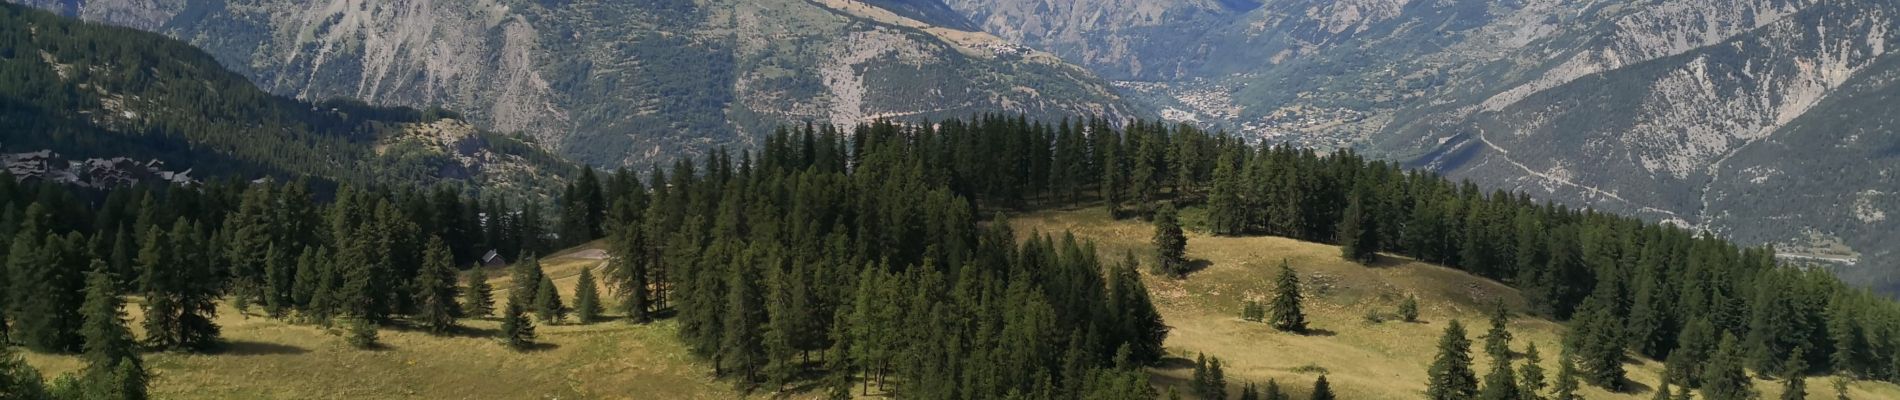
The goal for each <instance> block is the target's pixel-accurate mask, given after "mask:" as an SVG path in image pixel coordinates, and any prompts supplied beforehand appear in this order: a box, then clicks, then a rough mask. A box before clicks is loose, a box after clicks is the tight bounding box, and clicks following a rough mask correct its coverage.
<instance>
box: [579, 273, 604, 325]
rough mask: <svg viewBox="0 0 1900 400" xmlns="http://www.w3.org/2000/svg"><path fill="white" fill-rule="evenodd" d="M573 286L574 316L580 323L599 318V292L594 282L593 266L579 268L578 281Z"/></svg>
mask: <svg viewBox="0 0 1900 400" xmlns="http://www.w3.org/2000/svg"><path fill="white" fill-rule="evenodd" d="M575 285H576V286H575V288H574V317H575V318H576V319H578V320H580V323H582V324H591V323H594V322H595V321H599V320H600V311H601V310H600V292H599V289H597V288H596V286H595V285H597V283H595V282H594V272H593V268H581V276H580V281H579V282H577V283H575Z"/></svg>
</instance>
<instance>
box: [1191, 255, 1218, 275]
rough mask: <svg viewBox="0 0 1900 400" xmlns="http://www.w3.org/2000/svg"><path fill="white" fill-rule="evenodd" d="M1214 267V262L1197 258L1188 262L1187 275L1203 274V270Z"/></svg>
mask: <svg viewBox="0 0 1900 400" xmlns="http://www.w3.org/2000/svg"><path fill="white" fill-rule="evenodd" d="M1212 266H1214V262H1213V261H1208V260H1207V259H1202V258H1196V259H1192V260H1188V262H1187V273H1186V274H1185V275H1193V274H1194V273H1196V272H1201V270H1204V269H1207V268H1208V267H1212Z"/></svg>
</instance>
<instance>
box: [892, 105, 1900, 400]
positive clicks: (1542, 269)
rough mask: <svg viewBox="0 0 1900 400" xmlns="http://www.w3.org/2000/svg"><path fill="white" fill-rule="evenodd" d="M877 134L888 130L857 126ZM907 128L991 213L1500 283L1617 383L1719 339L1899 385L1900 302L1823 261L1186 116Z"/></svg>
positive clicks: (1697, 354)
mask: <svg viewBox="0 0 1900 400" xmlns="http://www.w3.org/2000/svg"><path fill="white" fill-rule="evenodd" d="M879 129H883V130H887V131H888V130H895V129H896V128H888V127H887V128H877V127H866V128H863V130H862V132H876V131H878V130H879ZM913 130H914V131H917V133H916V134H914V135H912V136H913V137H916V138H917V139H915V140H913V142H914V143H916V144H915V147H916V148H917V149H918V151H920V152H922V153H923V155H921V156H920V157H922V158H924V159H925V160H927V161H929V162H926V163H924V165H923V166H922V167H921V170H922V171H921V172H920V174H921V175H922V176H924V177H926V178H927V179H935V180H938V181H942V182H946V183H947V184H948V185H949V187H950V188H952V189H953V191H954V192H956V193H960V194H964V195H966V197H968V198H971V199H973V200H974V201H976V202H977V203H978V204H979V205H982V206H983V208H986V209H999V208H1012V207H1038V206H1058V205H1075V204H1091V203H1094V202H1098V201H1099V202H1105V203H1107V204H1108V205H1109V206H1110V209H1111V210H1113V211H1114V212H1115V213H1116V214H1117V215H1121V214H1124V213H1126V212H1133V213H1134V214H1136V215H1141V216H1148V215H1149V214H1150V213H1152V212H1154V211H1156V210H1161V211H1163V212H1165V210H1167V209H1168V208H1169V207H1177V208H1183V209H1195V208H1199V209H1201V210H1203V211H1204V215H1206V216H1207V220H1206V224H1205V225H1204V226H1201V227H1200V228H1204V229H1206V230H1207V231H1209V232H1211V233H1213V234H1218V235H1246V234H1270V235H1279V236H1285V237H1291V238H1296V239H1302V240H1309V241H1316V242H1324V243H1340V244H1346V245H1348V246H1346V247H1347V248H1346V250H1345V251H1344V253H1345V254H1344V256H1345V257H1346V258H1349V259H1354V260H1357V261H1369V260H1372V259H1373V256H1374V255H1376V254H1378V253H1379V252H1384V253H1390V254H1397V255H1403V256H1408V257H1412V258H1416V259H1419V260H1423V261H1427V262H1432V263H1437V264H1442V265H1446V266H1450V267H1454V268H1458V269H1462V270H1464V271H1467V272H1470V273H1472V274H1475V275H1479V276H1482V277H1486V278H1491V279H1494V280H1498V281H1500V282H1504V283H1507V284H1510V285H1512V286H1514V287H1516V288H1518V289H1520V291H1521V292H1522V293H1523V294H1524V296H1525V297H1526V299H1527V300H1528V301H1529V303H1530V308H1531V310H1532V312H1534V313H1536V314H1538V315H1542V316H1545V317H1550V318H1554V319H1558V320H1571V321H1573V323H1572V326H1575V327H1577V329H1575V330H1573V331H1572V332H1573V333H1572V338H1570V340H1567V344H1568V345H1570V346H1571V347H1574V350H1573V351H1574V352H1575V354H1574V355H1575V356H1576V357H1577V358H1576V362H1577V363H1578V366H1577V367H1578V368H1579V370H1578V371H1577V372H1578V373H1579V378H1580V379H1583V380H1586V381H1589V382H1592V383H1595V384H1598V385H1603V386H1607V387H1612V388H1615V387H1616V386H1618V385H1619V384H1618V383H1616V382H1619V381H1620V380H1621V379H1622V378H1621V377H1622V372H1621V370H1622V363H1621V361H1622V360H1623V359H1624V357H1623V356H1624V354H1626V352H1635V353H1637V354H1641V355H1644V356H1647V357H1650V358H1652V359H1658V360H1669V359H1672V358H1673V359H1675V362H1674V363H1675V364H1678V368H1677V369H1678V370H1679V371H1681V372H1679V373H1681V374H1685V375H1688V376H1701V375H1702V374H1701V371H1702V369H1703V367H1704V365H1705V364H1707V363H1708V362H1710V360H1711V358H1712V357H1713V356H1715V354H1716V349H1717V346H1718V345H1719V344H1720V341H1721V339H1722V337H1723V336H1724V335H1732V336H1734V337H1735V338H1736V346H1738V348H1739V354H1740V355H1741V357H1742V362H1744V363H1745V366H1746V367H1748V368H1750V369H1754V370H1759V371H1769V372H1770V373H1771V374H1778V373H1780V371H1783V370H1784V369H1785V368H1783V364H1784V363H1786V362H1787V358H1788V357H1787V355H1788V354H1789V353H1790V352H1792V351H1793V350H1794V349H1796V348H1801V349H1805V350H1806V351H1805V354H1806V355H1805V356H1804V358H1805V359H1806V360H1805V361H1806V364H1807V366H1808V368H1807V371H1805V372H1806V373H1830V372H1841V373H1847V374H1850V375H1854V376H1859V377H1864V378H1872V379H1884V380H1895V379H1900V367H1897V366H1896V363H1894V362H1893V360H1896V359H1900V358H1897V357H1896V356H1897V355H1900V308H1897V307H1895V306H1894V303H1893V302H1891V301H1889V300H1888V299H1885V298H1883V297H1882V296H1880V295H1877V294H1874V293H1872V292H1870V291H1868V290H1865V289H1863V288H1857V287H1854V286H1850V285H1847V284H1844V283H1842V282H1840V281H1839V280H1837V279H1835V278H1834V277H1833V276H1831V275H1830V274H1828V273H1827V272H1826V271H1824V270H1821V269H1816V268H1804V267H1801V266H1790V265H1783V264H1781V263H1779V262H1777V260H1776V257H1775V254H1774V253H1773V251H1772V250H1769V249H1761V248H1743V247H1739V246H1736V245H1735V244H1733V243H1730V242H1728V241H1725V240H1722V239H1719V238H1714V237H1710V236H1706V235H1699V234H1697V233H1696V232H1694V231H1690V230H1686V229H1682V228H1678V227H1675V226H1671V225H1664V224H1655V223H1647V222H1644V221H1641V220H1638V219H1635V218H1628V217H1621V216H1616V215H1612V214H1605V213H1599V212H1595V211H1592V210H1575V209H1570V208H1567V207H1564V206H1560V205H1553V204H1550V203H1539V202H1536V201H1533V200H1532V199H1531V198H1530V197H1529V196H1528V195H1525V194H1511V193H1506V192H1502V191H1497V192H1491V193H1486V192H1484V191H1482V190H1480V189H1479V188H1478V187H1477V185H1475V184H1472V183H1469V182H1463V183H1455V182H1451V181H1449V180H1446V179H1444V178H1441V177H1438V176H1436V175H1434V174H1432V173H1429V172H1423V171H1405V170H1402V169H1400V168H1399V167H1398V166H1397V165H1395V164H1391V163H1386V162H1382V161H1368V160H1365V159H1364V158H1362V157H1360V156H1359V155H1357V154H1354V153H1352V152H1351V151H1349V150H1342V151H1338V152H1335V153H1331V154H1324V155H1323V154H1319V153H1316V152H1314V151H1311V150H1303V149H1296V148H1290V147H1283V146H1260V145H1250V144H1247V143H1244V142H1242V141H1240V140H1237V139H1234V138H1231V137H1228V136H1225V135H1220V134H1213V133H1208V132H1204V131H1201V130H1198V129H1195V128H1193V127H1188V126H1168V125H1163V124H1157V123H1148V122H1134V123H1130V124H1128V125H1127V126H1126V127H1125V128H1122V129H1115V128H1112V127H1110V126H1109V125H1108V124H1106V123H1104V122H1102V121H1088V122H1085V123H1073V122H1068V121H1065V122H1061V123H1055V124H1042V123H1032V122H1029V121H1025V120H1023V119H1020V118H1007V117H996V116H985V117H979V118H977V119H975V120H972V121H967V122H965V121H947V122H944V123H942V124H939V125H935V126H932V127H928V128H918V129H913ZM1089 194H1095V195H1096V196H1095V197H1094V198H1090V197H1089V196H1087V195H1089ZM1166 217H1167V215H1159V216H1157V218H1156V219H1157V220H1158V221H1159V222H1162V223H1163V224H1164V225H1165V223H1166V222H1169V221H1167V218H1166ZM1163 228H1165V226H1164V227H1163ZM1163 242H1167V241H1165V240H1158V241H1157V243H1163ZM1160 250H1161V251H1160V252H1159V253H1160V254H1161V255H1163V256H1168V255H1172V254H1174V251H1173V250H1172V249H1167V248H1163V249H1160ZM1684 381H1685V382H1686V383H1687V384H1688V385H1689V386H1690V387H1696V388H1699V387H1700V379H1685V380H1684Z"/></svg>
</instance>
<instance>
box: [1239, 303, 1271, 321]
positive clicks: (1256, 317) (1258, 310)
mask: <svg viewBox="0 0 1900 400" xmlns="http://www.w3.org/2000/svg"><path fill="white" fill-rule="evenodd" d="M1240 319H1241V320H1245V321H1247V322H1260V321H1265V320H1266V319H1267V306H1264V305H1261V304H1260V302H1259V301H1256V300H1247V301H1246V303H1245V304H1243V305H1242V306H1241V309H1240Z"/></svg>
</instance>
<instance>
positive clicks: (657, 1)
mask: <svg viewBox="0 0 1900 400" xmlns="http://www.w3.org/2000/svg"><path fill="white" fill-rule="evenodd" d="M13 1H17V2H21V3H26V4H30V5H35V6H39V7H43V8H49V9H55V10H59V11H62V12H65V13H68V14H72V15H78V16H80V17H83V18H86V19H90V20H96V21H105V22H109V23H114V24H120V25H126V26H131V27H135V28H140V29H148V30H156V31H160V32H163V33H165V34H168V35H171V36H173V37H176V38H179V39H182V40H185V41H189V42H192V43H194V44H196V45H198V46H200V47H203V48H205V49H207V50H208V51H210V52H211V53H212V54H214V55H215V56H217V57H218V58H219V59H220V60H221V61H223V62H224V63H225V64H226V65H228V66H230V67H232V69H234V70H237V71H239V72H241V73H244V74H246V75H247V76H249V77H250V78H251V79H252V80H253V81H256V82H258V83H259V84H260V85H261V86H263V87H265V88H266V89H268V90H270V91H272V92H276V93H280V94H289V95H294V96H297V97H299V98H304V99H312V100H321V99H328V98H337V97H344V98H356V99H362V100H365V101H368V102H370V103H372V104H378V105H404V106H416V107H427V106H442V107H445V108H449V109H453V110H457V111H460V112H462V113H464V114H466V115H468V116H470V117H471V118H473V119H474V120H475V121H477V122H478V123H480V124H481V125H483V127H485V128H489V129H492V130H497V131H503V132H522V133H525V134H528V135H530V136H532V137H534V138H536V139H538V140H539V141H540V142H542V143H546V144H548V145H549V146H551V147H554V148H557V149H559V150H561V151H562V152H563V153H566V154H567V155H569V156H572V157H574V158H577V159H580V160H583V161H586V162H590V163H594V164H596V165H605V166H617V165H626V164H644V163H645V162H648V161H658V160H662V159H666V158H670V157H674V156H679V155H691V154H695V153H698V152H702V151H705V150H709V149H710V148H712V147H715V146H734V145H736V146H744V145H746V144H748V143H750V142H751V141H752V140H753V139H754V138H756V137H757V135H760V134H763V133H765V132H768V131H769V130H770V129H771V128H772V127H775V126H778V125H780V124H785V123H802V122H805V121H832V122H837V123H842V124H851V123H857V122H861V121H863V120H865V119H869V118H880V117H898V118H906V117H907V118H919V119H922V118H938V119H941V118H945V117H948V116H955V115H969V114H970V113H974V112H982V111H1004V112H1021V113H1027V114H1030V115H1034V116H1050V117H1054V116H1056V115H1059V114H1067V113H1091V114H1103V115H1108V116H1113V117H1123V116H1129V115H1133V111H1131V109H1130V108H1129V107H1128V106H1127V105H1126V104H1125V103H1124V102H1122V101H1121V100H1120V99H1118V98H1117V97H1116V96H1115V95H1114V92H1113V91H1112V90H1110V89H1109V88H1108V86H1107V84H1106V83H1105V82H1103V81H1100V80H1099V79H1096V78H1094V77H1093V76H1092V75H1090V74H1088V73H1087V72H1086V71H1084V70H1080V69H1076V68H1074V67H1072V66H1067V65H1060V63H1061V62H1060V61H1059V59H1056V58H1054V57H1044V58H1042V59H1038V58H1036V57H1025V56H1022V55H1008V56H1005V55H1004V54H1000V53H970V52H967V51H964V50H965V49H964V48H963V47H962V46H963V45H966V44H967V43H962V42H964V41H967V40H966V39H967V38H965V36H987V35H984V34H980V33H970V32H962V33H961V34H959V33H956V31H954V30H926V31H925V32H924V33H918V31H916V30H911V29H909V28H910V27H909V26H907V25H904V23H906V22H909V23H918V20H916V19H915V18H909V17H901V16H898V17H896V18H879V17H877V16H869V15H867V14H866V13H865V12H857V11H851V10H842V9H840V8H841V7H840V6H838V5H835V4H831V3H840V4H846V3H851V4H856V5H857V6H859V7H869V6H865V5H864V4H863V3H857V2H849V1H845V2H808V1H806V0H747V1H739V0H716V1H690V0H653V1H639V2H618V1H521V0H401V1H368V0H318V1H314V2H311V1H292V0H228V1H219V2H197V1H192V2H186V1H182V0H156V1H154V0H82V1H71V0H13ZM932 1H934V0H932ZM884 3H890V4H888V5H889V6H892V7H896V6H898V5H902V6H905V7H903V8H893V9H895V10H897V11H899V12H901V13H902V14H905V15H912V16H915V17H916V18H926V19H928V18H931V17H938V16H943V15H944V14H945V13H946V12H947V10H948V8H947V7H943V6H941V5H936V6H935V7H930V6H931V4H930V3H931V2H928V1H927V2H921V3H923V4H914V3H920V2H918V1H914V0H902V1H885V2H884ZM873 8H875V7H873ZM883 12H885V13H890V11H883ZM893 15H895V14H893ZM952 16H953V15H952ZM995 42H997V43H1002V42H1001V41H1000V40H997V41H995ZM1024 51H1025V52H1027V49H1024ZM1025 54H1027V53H1025ZM1039 60H1040V61H1039ZM1052 63H1053V64H1052ZM1028 87H1036V88H1037V89H1035V90H1022V89H1024V88H1028Z"/></svg>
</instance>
